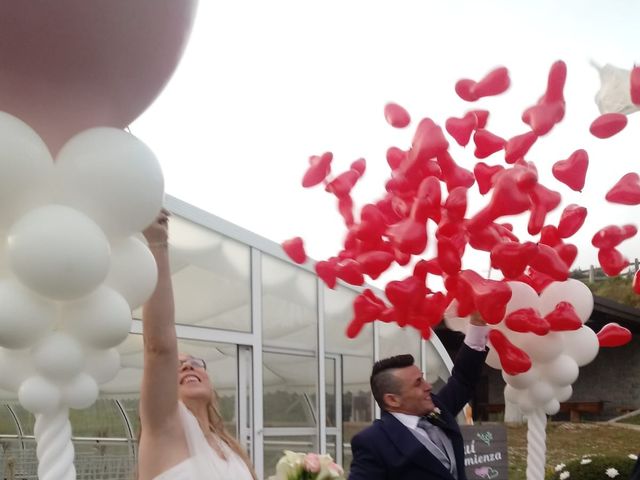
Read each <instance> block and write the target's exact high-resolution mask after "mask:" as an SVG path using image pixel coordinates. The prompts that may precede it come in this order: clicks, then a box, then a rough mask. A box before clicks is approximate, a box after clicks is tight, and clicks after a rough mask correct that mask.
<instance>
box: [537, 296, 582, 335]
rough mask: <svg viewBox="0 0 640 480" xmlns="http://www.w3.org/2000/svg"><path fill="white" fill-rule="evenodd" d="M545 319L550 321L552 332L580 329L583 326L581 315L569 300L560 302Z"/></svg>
mask: <svg viewBox="0 0 640 480" xmlns="http://www.w3.org/2000/svg"><path fill="white" fill-rule="evenodd" d="M544 319H545V320H546V321H547V322H548V323H549V328H550V329H551V331H552V332H565V331H572V330H578V329H579V328H580V327H582V322H581V321H580V317H578V314H577V313H576V309H575V308H573V305H571V304H570V303H569V302H560V303H558V304H557V305H556V306H555V308H554V309H553V310H552V311H551V312H549V313H548V314H547V315H546V316H545V317H544Z"/></svg>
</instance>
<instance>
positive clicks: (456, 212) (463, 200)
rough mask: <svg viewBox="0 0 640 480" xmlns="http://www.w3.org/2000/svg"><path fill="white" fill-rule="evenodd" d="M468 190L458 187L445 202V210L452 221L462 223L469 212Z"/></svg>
mask: <svg viewBox="0 0 640 480" xmlns="http://www.w3.org/2000/svg"><path fill="white" fill-rule="evenodd" d="M467 190H468V188H465V187H456V188H454V189H453V190H451V192H450V193H449V196H448V197H447V200H446V201H445V202H444V209H445V210H446V211H447V216H448V218H449V219H450V220H451V221H459V222H460V221H462V220H463V219H464V215H465V213H466V212H467Z"/></svg>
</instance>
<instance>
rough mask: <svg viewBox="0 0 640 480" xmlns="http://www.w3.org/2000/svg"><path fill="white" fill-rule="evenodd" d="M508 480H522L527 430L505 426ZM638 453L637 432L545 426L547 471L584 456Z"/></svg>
mask: <svg viewBox="0 0 640 480" xmlns="http://www.w3.org/2000/svg"><path fill="white" fill-rule="evenodd" d="M507 438H508V445H509V479H510V480H525V478H526V469H527V427H526V425H521V426H511V425H510V426H508V427H507ZM638 450H640V430H631V429H627V428H623V427H615V426H610V425H603V424H598V423H549V424H548V425H547V462H546V464H547V468H553V467H554V466H556V465H557V464H559V463H567V462H568V461H570V460H572V459H577V458H581V457H582V456H583V455H587V454H598V455H614V456H627V455H628V454H630V453H634V454H637V453H638Z"/></svg>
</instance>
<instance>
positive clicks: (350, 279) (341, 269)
mask: <svg viewBox="0 0 640 480" xmlns="http://www.w3.org/2000/svg"><path fill="white" fill-rule="evenodd" d="M336 275H337V277H338V278H339V279H340V280H344V281H345V282H347V283H350V284H351V285H356V286H358V285H362V284H363V283H364V277H363V276H362V268H361V267H360V264H359V263H358V262H356V261H355V260H353V259H351V258H347V259H344V260H341V261H340V263H338V268H337V271H336Z"/></svg>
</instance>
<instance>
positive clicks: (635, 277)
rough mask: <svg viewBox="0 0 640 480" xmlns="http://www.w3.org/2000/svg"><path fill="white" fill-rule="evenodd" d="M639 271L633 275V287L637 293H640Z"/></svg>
mask: <svg viewBox="0 0 640 480" xmlns="http://www.w3.org/2000/svg"><path fill="white" fill-rule="evenodd" d="M638 272H640V270H638V271H637V272H636V273H635V274H634V275H633V283H632V284H631V287H632V288H633V291H634V292H635V293H637V294H638V295H640V274H639V273H638Z"/></svg>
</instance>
